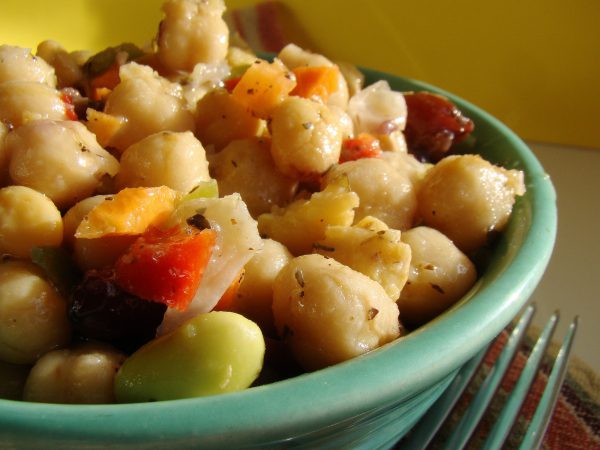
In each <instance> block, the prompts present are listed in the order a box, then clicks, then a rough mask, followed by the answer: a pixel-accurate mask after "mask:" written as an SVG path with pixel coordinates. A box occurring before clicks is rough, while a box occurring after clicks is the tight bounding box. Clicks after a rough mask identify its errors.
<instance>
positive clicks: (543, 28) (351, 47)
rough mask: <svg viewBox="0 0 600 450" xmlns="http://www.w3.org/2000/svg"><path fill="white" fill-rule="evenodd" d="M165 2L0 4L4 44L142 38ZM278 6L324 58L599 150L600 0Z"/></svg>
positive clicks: (547, 137) (242, 2)
mask: <svg viewBox="0 0 600 450" xmlns="http://www.w3.org/2000/svg"><path fill="white" fill-rule="evenodd" d="M161 3H162V0H145V1H143V0H70V1H68V0H62V1H58V0H54V1H47V0H30V1H28V2H24V1H23V0H0V8H1V10H0V42H2V43H13V44H18V45H26V46H31V47H35V45H36V44H37V42H38V41H40V40H42V39H44V38H53V39H55V40H58V41H60V42H62V43H63V44H64V45H66V46H68V47H69V48H70V49H76V48H92V49H95V50H97V49H100V48H102V47H103V46H106V45H110V44H116V43H119V42H121V41H124V40H128V41H133V42H136V43H138V44H143V43H145V42H147V41H148V40H150V39H151V37H152V35H153V34H154V32H155V30H156V25H157V23H158V21H159V20H160V17H161V14H160V11H159V5H160V4H161ZM227 3H228V5H229V7H230V8H234V7H240V6H247V5H248V4H252V3H254V2H253V1H252V0H230V1H228V2H227ZM284 3H285V4H286V5H287V6H288V7H289V8H290V9H291V11H292V12H293V13H294V15H295V17H296V18H297V19H298V21H299V22H300V23H301V24H302V25H303V26H304V27H305V29H306V31H307V34H308V36H309V37H310V41H311V42H312V43H313V45H314V46H315V47H316V49H317V50H320V51H322V52H324V53H325V54H327V55H328V56H331V57H333V58H338V59H345V60H349V61H352V62H355V63H358V64H361V65H364V66H368V67H373V68H377V69H380V70H384V71H388V72H392V73H395V74H398V75H404V76H408V77H411V78H418V79H422V80H425V81H428V82H430V83H432V84H435V85H438V86H440V87H442V88H445V89H447V90H449V91H452V92H454V93H456V94H458V95H460V96H462V97H464V98H465V99H467V100H469V101H471V102H473V103H475V104H477V105H479V106H481V107H482V108H484V109H486V110H488V111H489V112H491V113H492V114H494V115H496V116H497V117H498V118H500V119H501V120H502V121H504V122H505V123H506V124H508V125H509V126H510V127H511V128H513V129H514V130H515V131H516V132H517V133H519V134H520V135H521V136H522V137H524V138H526V139H531V140H539V141H546V142H554V143H562V144H570V145H580V146H589V147H596V148H600V131H599V130H598V129H599V128H600V127H599V122H600V114H599V111H600V57H599V54H600V1H598V0H570V1H568V2H566V1H560V0H501V1H500V0H488V1H477V0H453V1H442V0H439V1H433V0H429V1H428V0H423V1H411V2H409V1H402V0H284ZM24 5H27V6H26V7H25V6H24Z"/></svg>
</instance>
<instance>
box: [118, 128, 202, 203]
mask: <svg viewBox="0 0 600 450" xmlns="http://www.w3.org/2000/svg"><path fill="white" fill-rule="evenodd" d="M120 162H121V168H120V170H119V173H118V174H117V177H116V186H117V188H118V189H119V190H120V189H123V188H125V187H138V186H147V187H152V186H168V187H170V188H171V189H175V190H177V191H181V192H190V191H191V190H192V189H194V188H195V187H196V186H198V184H199V183H201V182H202V181H208V180H209V179H210V176H209V174H208V162H207V160H206V152H205V151H204V147H202V144H201V143H200V141H198V139H196V138H195V137H194V134H193V133H192V132H191V131H186V132H179V133H176V132H172V131H161V132H159V133H155V134H151V135H150V136H148V137H145V138H144V139H142V140H141V141H139V142H136V143H135V144H133V145H132V146H130V147H128V148H127V149H126V150H125V151H124V152H123V154H122V155H121V161H120Z"/></svg>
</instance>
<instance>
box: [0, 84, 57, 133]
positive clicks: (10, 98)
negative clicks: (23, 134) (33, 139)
mask: <svg viewBox="0 0 600 450" xmlns="http://www.w3.org/2000/svg"><path fill="white" fill-rule="evenodd" d="M38 119H52V120H65V119H67V108H66V105H65V103H64V102H63V100H62V99H61V96H60V92H58V91H57V90H56V89H54V88H51V87H50V86H48V85H45V84H42V83H35V82H33V81H6V82H4V83H0V121H1V122H4V123H5V124H8V125H9V126H10V127H20V126H21V125H23V124H24V123H26V122H28V121H30V120H38Z"/></svg>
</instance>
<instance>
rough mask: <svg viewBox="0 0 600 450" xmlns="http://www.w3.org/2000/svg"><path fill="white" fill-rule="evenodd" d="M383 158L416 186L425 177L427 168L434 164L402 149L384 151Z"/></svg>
mask: <svg viewBox="0 0 600 450" xmlns="http://www.w3.org/2000/svg"><path fill="white" fill-rule="evenodd" d="M381 158H382V159H383V160H384V161H386V162H388V163H389V164H390V165H391V166H392V167H393V168H394V169H395V170H396V171H397V172H399V173H401V174H403V175H405V176H406V177H407V178H408V179H409V180H410V181H411V182H412V183H413V185H414V186H415V188H416V187H417V186H418V185H419V183H420V182H421V181H422V180H423V178H424V177H425V174H426V173H427V170H429V169H430V168H431V167H432V166H431V164H428V163H423V162H421V161H419V160H418V159H417V158H415V157H414V156H413V155H411V154H410V153H407V152H402V151H398V152H396V151H393V152H383V153H382V155H381Z"/></svg>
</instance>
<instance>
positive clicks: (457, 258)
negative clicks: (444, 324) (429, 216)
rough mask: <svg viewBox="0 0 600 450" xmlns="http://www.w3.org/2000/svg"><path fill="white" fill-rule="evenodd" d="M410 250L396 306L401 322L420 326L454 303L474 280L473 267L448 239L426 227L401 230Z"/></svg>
mask: <svg viewBox="0 0 600 450" xmlns="http://www.w3.org/2000/svg"><path fill="white" fill-rule="evenodd" d="M401 239H402V242H404V243H406V244H408V245H409V246H410V248H411V251H412V259H411V262H410V270H409V274H408V282H407V283H406V285H405V286H404V289H402V292H401V293H400V299H399V300H398V306H399V308H400V317H401V318H402V321H403V322H404V323H405V324H407V325H411V326H418V325H422V324H423V323H425V322H427V321H429V320H431V319H433V318H434V317H436V316H437V315H439V314H441V313H442V312H444V311H445V310H446V309H447V308H449V307H450V306H451V305H453V304H454V303H456V302H457V301H458V300H459V299H460V298H461V297H462V296H463V295H465V294H466V293H467V291H468V290H469V289H470V288H471V287H472V286H473V284H474V283H475V280H476V279H477V272H476V269H475V266H474V265H473V263H472V262H471V260H469V258H468V257H467V256H465V254H464V253H462V252H461V251H460V250H459V249H458V248H457V247H456V246H455V245H454V244H453V243H452V241H451V240H450V239H448V238H447V237H446V236H444V235H443V234H442V233H440V232H439V231H437V230H435V229H433V228H429V227H423V226H421V227H416V228H412V229H410V230H408V231H406V232H404V233H402V237H401Z"/></svg>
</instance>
